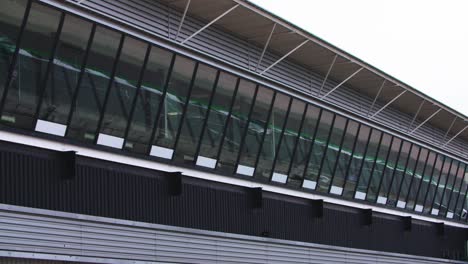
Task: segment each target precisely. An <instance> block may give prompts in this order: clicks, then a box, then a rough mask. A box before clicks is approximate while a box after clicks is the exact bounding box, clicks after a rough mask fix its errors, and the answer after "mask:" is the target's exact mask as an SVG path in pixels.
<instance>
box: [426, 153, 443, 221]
mask: <svg viewBox="0 0 468 264" xmlns="http://www.w3.org/2000/svg"><path fill="white" fill-rule="evenodd" d="M444 163H445V156H443V155H440V154H437V157H436V161H435V164H434V170H433V172H432V175H431V180H430V181H429V184H428V187H427V192H426V195H425V197H424V199H423V200H422V201H423V206H424V208H423V212H424V213H426V214H427V213H430V212H431V209H432V202H433V201H434V198H435V193H436V190H437V186H438V185H439V180H440V175H441V174H442V166H443V165H444Z"/></svg>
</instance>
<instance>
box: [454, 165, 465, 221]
mask: <svg viewBox="0 0 468 264" xmlns="http://www.w3.org/2000/svg"><path fill="white" fill-rule="evenodd" d="M460 164H462V165H463V166H464V170H463V172H462V173H463V177H462V179H461V181H460V186H459V188H458V195H457V197H456V198H455V199H456V200H455V204H454V207H453V213H454V217H453V218H455V214H456V210H457V206H458V201H459V200H460V196H461V193H462V192H463V191H462V186H463V182H464V181H466V180H467V177H468V176H467V175H466V167H467V165H466V164H465V163H460Z"/></svg>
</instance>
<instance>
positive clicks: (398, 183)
mask: <svg viewBox="0 0 468 264" xmlns="http://www.w3.org/2000/svg"><path fill="white" fill-rule="evenodd" d="M405 142H407V143H408V144H409V145H410V146H409V150H408V157H406V158H403V159H404V160H403V164H404V165H403V167H404V169H403V172H402V174H403V175H402V177H401V180H400V181H399V182H397V183H396V184H397V185H396V186H395V188H396V190H395V202H398V199H399V198H400V197H399V196H400V187H401V184H402V182H403V180H404V179H405V174H406V169H407V167H408V161H409V159H410V156H411V151H412V149H413V145H414V144H413V143H411V142H409V141H404V140H403V141H402V143H401V149H400V152H399V153H398V159H397V163H396V166H395V170H394V171H393V177H394V178H395V177H396V171H397V168H398V165H399V161H400V157H401V154H402V152H401V151H402V150H403V145H404V144H405ZM394 182H395V181H394V179H392V186H393V183H394ZM392 186H390V188H389V195H390V193H391V191H392ZM388 197H389V196H387V198H388ZM388 203H389V199H387V205H388ZM395 206H396V203H395Z"/></svg>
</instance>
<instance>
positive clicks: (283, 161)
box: [272, 99, 306, 183]
mask: <svg viewBox="0 0 468 264" xmlns="http://www.w3.org/2000/svg"><path fill="white" fill-rule="evenodd" d="M305 110H306V104H305V103H304V102H302V101H300V100H297V99H293V100H292V103H291V109H290V110H289V115H288V119H287V120H286V128H285V130H284V132H283V137H282V139H281V144H280V146H279V150H278V153H277V154H276V158H275V159H276V163H275V167H274V169H273V172H272V180H274V181H276V182H281V183H285V182H286V180H287V178H288V170H289V166H290V163H291V159H292V156H293V152H294V148H295V147H296V143H297V142H298V140H299V133H300V131H299V130H300V127H301V122H302V120H303V118H304V115H305Z"/></svg>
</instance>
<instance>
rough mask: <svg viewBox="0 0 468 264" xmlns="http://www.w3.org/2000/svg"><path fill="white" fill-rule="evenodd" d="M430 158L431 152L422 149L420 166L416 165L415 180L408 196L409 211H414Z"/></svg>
mask: <svg viewBox="0 0 468 264" xmlns="http://www.w3.org/2000/svg"><path fill="white" fill-rule="evenodd" d="M428 157H429V151H428V150H427V149H425V148H421V151H420V153H419V159H418V164H417V165H416V170H415V172H414V175H413V178H412V179H411V182H410V185H409V188H408V191H407V193H406V194H405V196H406V208H407V209H409V210H413V208H414V204H415V200H416V195H417V194H418V190H419V187H420V183H421V179H422V178H423V175H424V169H425V167H426V163H427V159H428Z"/></svg>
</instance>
